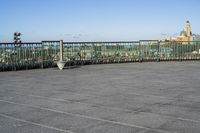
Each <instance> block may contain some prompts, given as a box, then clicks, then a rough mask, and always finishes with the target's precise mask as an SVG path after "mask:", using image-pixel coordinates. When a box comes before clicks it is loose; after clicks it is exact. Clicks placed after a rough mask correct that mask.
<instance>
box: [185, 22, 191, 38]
mask: <svg viewBox="0 0 200 133" xmlns="http://www.w3.org/2000/svg"><path fill="white" fill-rule="evenodd" d="M185 32H186V35H187V36H188V37H190V36H191V27H190V21H187V22H186V25H185Z"/></svg>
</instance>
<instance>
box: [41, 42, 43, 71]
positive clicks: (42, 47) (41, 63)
mask: <svg viewBox="0 0 200 133" xmlns="http://www.w3.org/2000/svg"><path fill="white" fill-rule="evenodd" d="M43 50H44V42H43V41H42V43H41V68H42V69H43V68H44V51H43Z"/></svg>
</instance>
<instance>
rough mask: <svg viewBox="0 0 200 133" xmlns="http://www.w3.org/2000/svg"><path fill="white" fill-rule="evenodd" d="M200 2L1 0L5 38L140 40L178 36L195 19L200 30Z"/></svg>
mask: <svg viewBox="0 0 200 133" xmlns="http://www.w3.org/2000/svg"><path fill="white" fill-rule="evenodd" d="M199 5H200V1H199V0H0V41H12V39H13V37H12V34H13V32H15V31H19V32H21V33H22V34H23V36H22V40H23V41H41V40H60V39H63V40H65V41H135V40H140V39H141V40H143V39H159V38H161V37H163V36H164V35H162V34H166V35H175V34H177V33H179V32H180V31H181V30H182V29H183V28H184V25H185V22H186V20H190V22H191V27H192V31H193V33H200V16H199V13H200V8H199Z"/></svg>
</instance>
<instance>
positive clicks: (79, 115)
mask: <svg viewBox="0 0 200 133" xmlns="http://www.w3.org/2000/svg"><path fill="white" fill-rule="evenodd" d="M0 102H5V103H10V104H15V105H21V106H25V107H31V108H37V109H40V110H47V111H51V112H56V113H61V114H67V115H71V116H76V117H81V118H86V119H92V120H97V121H102V122H107V123H111V124H115V125H121V126H127V127H133V128H140V129H146V130H151V131H152V130H153V131H156V132H160V133H170V132H168V131H164V130H159V129H154V128H149V127H143V126H138V125H134V124H127V123H122V122H116V121H110V120H105V119H101V118H95V117H91V116H85V115H81V114H74V113H70V112H63V111H59V110H54V109H49V108H43V107H38V106H33V105H28V104H21V103H15V102H10V101H6V100H0Z"/></svg>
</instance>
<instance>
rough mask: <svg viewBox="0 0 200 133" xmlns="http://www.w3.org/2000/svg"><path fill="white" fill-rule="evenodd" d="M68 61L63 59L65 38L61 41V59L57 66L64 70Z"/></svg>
mask: <svg viewBox="0 0 200 133" xmlns="http://www.w3.org/2000/svg"><path fill="white" fill-rule="evenodd" d="M65 64H66V62H65V61H63V40H61V41H60V61H58V62H57V66H58V68H59V69H60V70H63V68H64V66H65Z"/></svg>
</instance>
